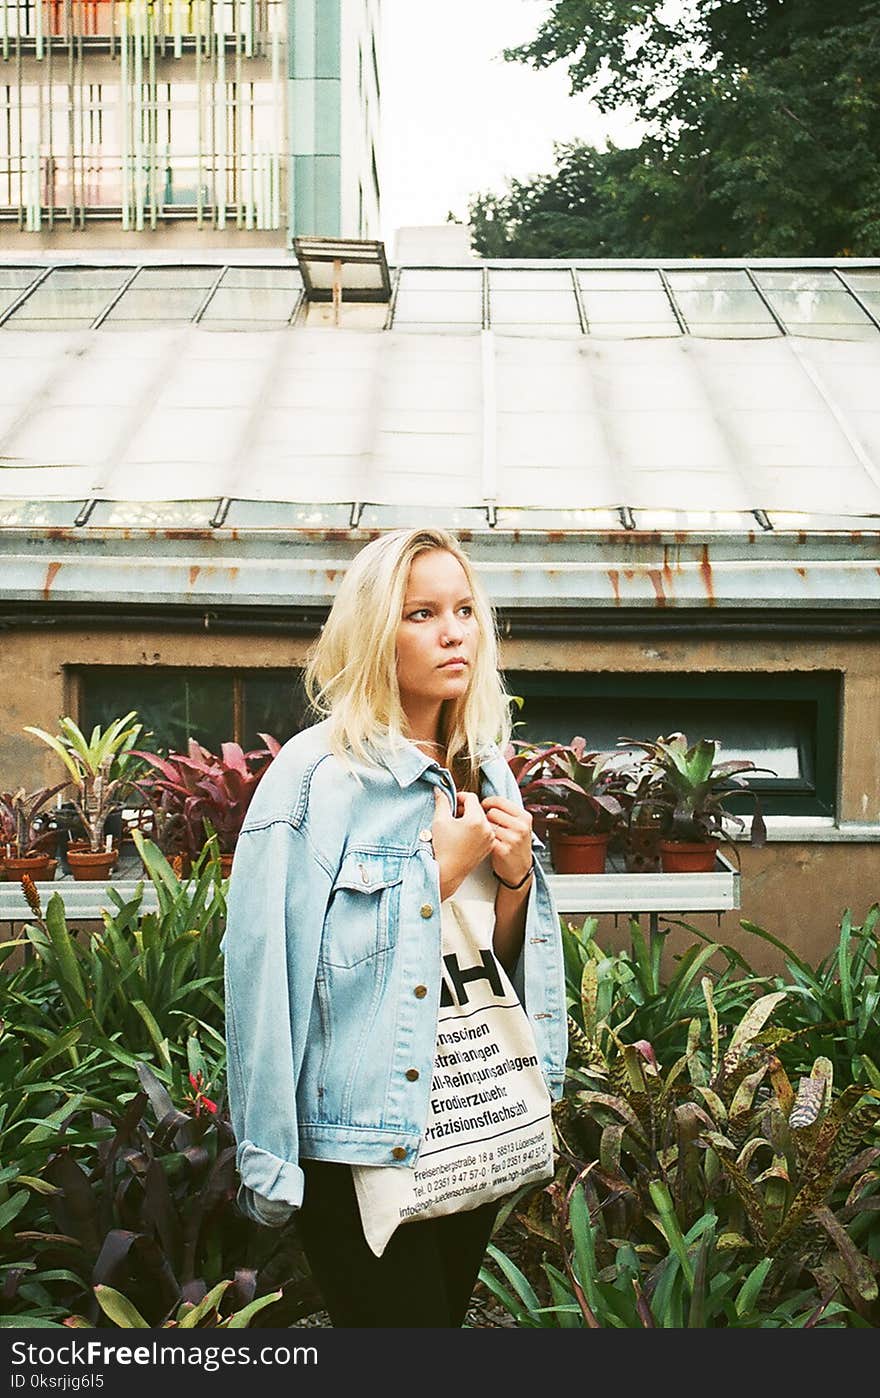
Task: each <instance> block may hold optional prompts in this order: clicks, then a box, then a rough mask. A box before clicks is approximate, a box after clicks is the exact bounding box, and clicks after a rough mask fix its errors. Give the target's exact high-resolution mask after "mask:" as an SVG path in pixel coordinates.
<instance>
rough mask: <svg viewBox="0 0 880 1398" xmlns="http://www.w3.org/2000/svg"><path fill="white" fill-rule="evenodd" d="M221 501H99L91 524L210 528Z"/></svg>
mask: <svg viewBox="0 0 880 1398" xmlns="http://www.w3.org/2000/svg"><path fill="white" fill-rule="evenodd" d="M219 504H220V501H219V500H99V501H98V503H97V504H96V505H95V507H94V509H93V510H92V512H91V514H90V515H89V518H88V524H89V525H92V526H95V527H97V528H102V527H103V528H107V529H208V528H209V527H210V524H211V519H212V518H213V516H214V515H215V514H216V513H217V509H218V507H219Z"/></svg>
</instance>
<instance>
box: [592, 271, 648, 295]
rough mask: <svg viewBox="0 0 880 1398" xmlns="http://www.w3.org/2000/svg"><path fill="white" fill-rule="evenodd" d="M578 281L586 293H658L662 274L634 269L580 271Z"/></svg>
mask: <svg viewBox="0 0 880 1398" xmlns="http://www.w3.org/2000/svg"><path fill="white" fill-rule="evenodd" d="M577 279H578V281H579V282H580V284H581V286H582V287H583V288H584V289H585V290H586V291H656V290H659V289H660V288H661V286H662V282H661V281H660V273H659V272H655V271H638V270H634V269H630V270H621V271H619V272H611V271H609V272H601V271H580V272H578V274H577Z"/></svg>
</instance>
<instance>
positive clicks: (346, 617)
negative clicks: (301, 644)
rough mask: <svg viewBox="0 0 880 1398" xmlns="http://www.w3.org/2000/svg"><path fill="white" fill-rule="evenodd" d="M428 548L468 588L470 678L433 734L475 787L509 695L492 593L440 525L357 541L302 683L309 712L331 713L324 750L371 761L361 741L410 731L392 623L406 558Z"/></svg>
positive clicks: (501, 732)
mask: <svg viewBox="0 0 880 1398" xmlns="http://www.w3.org/2000/svg"><path fill="white" fill-rule="evenodd" d="M433 549H443V550H445V552H447V553H451V554H452V556H453V558H456V559H457V560H458V562H459V563H460V564H461V566H462V568H463V570H464V573H465V576H466V577H467V581H468V587H469V589H470V592H471V596H472V597H473V605H474V617H475V619H476V622H477V627H478V643H477V647H476V655H475V657H474V662H473V665H472V667H471V681H470V684H469V685H468V688H467V690H466V692H465V693H464V694H463V695H462V696H461V697H460V698H459V699H455V700H447V701H446V703H445V704H444V706H443V711H442V713H441V734H440V736H441V738H442V740H443V742H444V743H445V745H446V762H447V766H451V765H452V763H453V762H456V761H457V762H459V763H460V764H462V765H463V766H464V768H465V769H466V770H467V773H468V777H469V779H470V782H473V783H474V789H475V790H477V791H478V790H479V770H480V756H481V754H482V752H483V751H484V750H485V748H486V747H487V746H488V745H489V744H491V743H493V742H498V743H500V744H502V745H504V744H506V743H507V742H508V740H509V737H510V696H509V695H508V694H507V692H506V691H505V688H504V685H503V683H502V680H501V676H500V674H499V673H498V639H497V632H496V626H495V617H494V614H493V610H492V606H491V603H490V602H489V600H488V598H487V596H486V594H485V592H484V590H483V587H482V584H481V583H480V581H479V579H478V578H477V576H476V574H475V572H474V570H473V568H472V566H471V562H470V559H469V558H468V557H467V555H466V554H465V553H463V552H462V548H461V545H460V544H459V542H458V540H457V539H456V538H454V537H453V535H451V534H447V533H446V531H445V530H443V529H397V530H394V531H393V532H391V533H389V534H384V535H382V537H381V538H379V539H374V540H373V542H372V543H369V544H367V545H366V547H365V548H363V549H361V551H360V553H358V554H357V555H356V557H355V559H354V561H353V562H352V564H351V565H350V567H349V568H348V570H347V571H346V574H345V576H344V578H343V579H342V582H341V584H340V587H339V591H338V592H337V594H336V598H335V600H334V602H333V606H332V607H331V609H330V615H329V616H328V618H327V621H326V622H325V624H324V627H323V629H322V631H321V634H320V636H319V637H318V639H317V641H316V642H315V644H314V645H313V646H312V648H311V650H310V653H309V656H308V660H307V663H306V671H305V688H306V693H307V695H308V698H309V701H310V703H311V705H312V708H313V709H314V711H315V713H316V714H317V715H318V716H319V717H321V718H329V720H330V750H331V752H333V753H334V754H335V755H336V756H337V757H338V758H339V759H340V760H341V761H343V762H344V763H346V765H347V766H349V767H350V766H351V765H352V764H351V757H352V755H354V756H355V757H357V758H359V759H360V760H361V761H364V762H366V763H368V764H374V763H375V761H376V759H375V757H374V756H373V754H371V753H370V751H369V745H371V744H373V745H375V744H377V743H378V744H381V743H383V742H390V743H391V744H395V743H397V742H400V741H401V740H403V739H405V738H406V737H407V736H408V734H407V722H406V715H405V714H404V711H403V707H402V705H401V702H400V690H399V688H398V684H397V629H398V627H399V625H400V621H401V618H402V615H403V605H404V601H405V599H406V588H407V583H408V580H409V570H410V567H411V566H412V562H413V559H414V558H417V557H418V555H419V554H420V553H426V552H429V551H430V550H433ZM470 782H468V784H470Z"/></svg>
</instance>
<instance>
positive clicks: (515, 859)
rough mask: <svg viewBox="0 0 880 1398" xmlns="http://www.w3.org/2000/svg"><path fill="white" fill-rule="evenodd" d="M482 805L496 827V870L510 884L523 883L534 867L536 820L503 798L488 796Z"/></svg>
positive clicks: (493, 827) (494, 839)
mask: <svg viewBox="0 0 880 1398" xmlns="http://www.w3.org/2000/svg"><path fill="white" fill-rule="evenodd" d="M482 806H483V810H484V811H485V813H486V818H487V820H488V821H489V824H490V825H491V827H492V835H493V843H492V868H493V870H494V871H495V873H496V874H497V875H498V877H499V878H500V879H504V880H505V881H506V882H507V883H519V882H520V880H521V879H525V878H526V875H527V874H528V872H529V870H530V869H531V867H532V817H531V816H530V815H529V813H528V811H524V810H523V808H522V806H519V805H517V804H516V802H515V801H508V800H506V798H505V797H503V796H486V797H485V798H484V800H483V802H482Z"/></svg>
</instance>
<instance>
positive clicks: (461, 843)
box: [431, 787, 495, 901]
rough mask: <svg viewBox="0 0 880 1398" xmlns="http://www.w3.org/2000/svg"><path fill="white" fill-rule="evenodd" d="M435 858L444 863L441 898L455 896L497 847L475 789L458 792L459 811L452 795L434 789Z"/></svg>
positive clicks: (441, 867) (441, 868)
mask: <svg viewBox="0 0 880 1398" xmlns="http://www.w3.org/2000/svg"><path fill="white" fill-rule="evenodd" d="M431 838H432V842H433V845H434V858H435V859H436V860H437V863H438V864H439V865H440V898H441V901H442V900H444V899H446V898H449V897H451V895H452V894H453V893H454V892H455V890H456V889H457V888H458V886H459V884H460V883H462V882H463V880H464V879H465V878H466V877H467V875H468V874H469V873H470V872H471V870H472V869H475V868H476V867H477V865H478V864H479V862H480V860H481V859H485V857H486V855H487V854H491V853H492V851H493V849H494V848H495V834H494V830H493V827H492V825H491V824H490V822H489V820H488V819H487V818H486V816H485V815H484V813H483V810H482V809H481V807H480V802H479V799H478V798H477V796H476V794H475V793H474V792H473V791H464V792H462V791H460V792H459V793H458V814H457V815H455V816H454V815H453V814H452V811H451V810H450V809H449V798H448V797H447V796H446V794H445V793H444V792H442V791H441V790H440V789H439V787H435V788H434V820H433V824H432V826H431Z"/></svg>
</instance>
